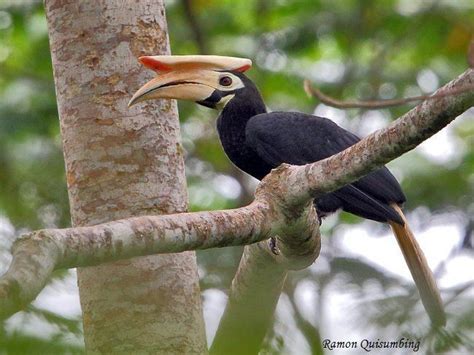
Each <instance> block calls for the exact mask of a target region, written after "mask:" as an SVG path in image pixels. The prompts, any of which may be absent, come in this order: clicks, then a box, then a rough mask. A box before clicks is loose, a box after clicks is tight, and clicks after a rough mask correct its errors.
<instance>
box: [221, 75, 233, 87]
mask: <svg viewBox="0 0 474 355" xmlns="http://www.w3.org/2000/svg"><path fill="white" fill-rule="evenodd" d="M219 84H220V85H222V86H230V85H232V78H231V77H230V76H223V77H222V78H220V79H219Z"/></svg>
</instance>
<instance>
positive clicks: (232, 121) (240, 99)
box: [217, 72, 405, 224]
mask: <svg viewBox="0 0 474 355" xmlns="http://www.w3.org/2000/svg"><path fill="white" fill-rule="evenodd" d="M233 74H234V75H237V76H238V77H239V78H240V79H241V80H242V81H243V83H244V85H245V88H243V89H239V90H236V91H235V92H233V93H232V94H233V95H235V96H234V97H233V98H232V99H231V100H230V101H229V102H228V103H227V104H226V106H225V107H224V109H223V111H222V112H221V114H220V115H219V117H218V120H217V129H218V132H219V137H220V140H221V143H222V145H223V148H224V150H225V152H226V154H227V155H228V156H229V158H230V160H231V161H232V162H233V163H234V164H235V165H236V166H237V167H239V168H240V169H242V170H243V171H245V172H246V173H248V174H250V175H252V176H254V177H255V178H257V179H262V178H263V177H264V176H265V175H267V174H268V173H269V172H270V170H271V169H273V168H276V167H277V166H279V165H280V164H282V163H288V164H294V165H303V164H307V163H311V162H315V161H318V160H321V159H324V158H327V157H329V156H331V155H334V154H336V153H338V152H340V151H342V150H344V149H346V148H348V147H350V146H351V145H353V144H355V143H357V142H358V141H359V140H360V139H359V138H358V137H357V136H356V135H354V134H352V133H350V132H349V131H346V130H345V129H343V128H341V127H339V126H338V125H337V124H336V123H334V122H332V121H331V120H329V119H327V118H323V117H317V116H312V115H308V114H304V113H299V112H271V113H267V112H266V108H265V105H264V103H263V100H262V98H261V95H260V93H259V92H258V90H257V88H256V87H255V85H254V84H253V83H252V82H251V81H250V80H249V79H247V77H246V76H245V75H244V74H242V73H237V72H233ZM394 202H395V203H397V204H402V203H404V202H405V196H404V194H403V192H402V190H401V188H400V185H399V184H398V182H397V180H396V179H395V177H394V176H393V175H392V174H391V173H390V171H389V170H388V169H387V168H385V167H383V168H381V169H378V170H376V171H374V172H372V173H370V174H368V175H367V176H365V177H363V178H361V179H359V180H357V181H356V182H354V183H352V184H350V185H346V186H344V187H343V188H341V189H339V190H336V191H334V192H331V193H328V194H326V195H324V196H322V197H321V198H319V199H318V200H317V201H315V204H316V207H317V209H318V212H319V214H320V215H321V216H325V215H327V214H329V213H331V212H334V211H336V210H338V209H343V210H344V211H347V212H350V213H353V214H355V215H358V216H361V217H364V218H367V219H372V220H375V221H379V222H388V221H394V222H397V223H400V224H403V221H402V219H401V217H400V215H399V214H398V213H397V212H396V211H395V210H394V209H393V208H392V207H391V206H390V203H394Z"/></svg>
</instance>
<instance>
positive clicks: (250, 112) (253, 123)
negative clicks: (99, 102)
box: [129, 56, 446, 325]
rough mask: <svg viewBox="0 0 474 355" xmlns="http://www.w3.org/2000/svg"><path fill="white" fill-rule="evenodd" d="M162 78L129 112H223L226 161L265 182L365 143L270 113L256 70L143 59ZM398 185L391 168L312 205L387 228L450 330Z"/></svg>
mask: <svg viewBox="0 0 474 355" xmlns="http://www.w3.org/2000/svg"><path fill="white" fill-rule="evenodd" d="M139 60H140V62H141V63H142V64H143V65H145V66H146V67H147V68H150V69H152V70H154V71H155V72H157V74H158V75H157V77H156V78H155V79H153V80H151V81H149V82H148V83H146V84H145V85H144V86H143V87H141V88H140V89H139V90H138V91H137V92H136V93H135V94H134V95H133V97H132V99H131V100H130V102H129V106H131V105H134V104H136V103H138V102H141V101H144V100H149V99H157V98H168V99H183V100H192V101H195V102H197V103H198V104H200V105H203V106H207V107H210V108H214V109H218V110H220V114H219V117H218V118H217V131H218V133H219V138H220V141H221V143H222V146H223V148H224V151H225V153H226V154H227V156H228V157H229V158H230V160H231V161H232V162H233V163H234V164H235V165H236V166H237V167H238V168H240V169H241V170H243V171H244V172H246V173H248V174H250V175H252V176H253V177H255V178H257V179H259V180H261V179H262V178H263V177H264V176H265V175H267V174H268V173H270V171H271V170H272V169H273V168H276V167H278V166H279V165H280V164H282V163H288V164H294V165H304V164H307V163H312V162H315V161H318V160H322V159H325V158H327V157H329V156H331V155H333V154H336V153H338V152H340V151H342V150H344V149H346V148H348V147H350V146H351V145H353V144H355V143H357V142H358V141H359V140H360V139H359V138H358V137H357V136H356V135H354V134H352V133H350V132H348V131H346V130H345V129H343V128H341V127H339V126H338V125H337V124H335V123H334V122H332V121H331V120H329V119H327V118H324V117H317V116H313V115H308V114H304V113H300V112H267V110H266V107H265V104H264V102H263V99H262V97H261V95H260V93H259V91H258V89H257V88H256V87H255V85H254V84H253V83H252V81H250V80H249V79H248V78H247V77H246V76H245V75H244V71H246V70H247V69H249V68H250V67H251V65H252V62H251V61H250V60H249V59H245V58H235V57H221V56H144V57H140V58H139ZM404 202H405V195H404V194H403V192H402V190H401V187H400V185H399V184H398V182H397V180H396V179H395V177H394V176H393V175H392V174H391V173H390V171H389V170H388V169H387V168H386V167H382V168H380V169H378V170H376V171H373V172H372V173H369V174H368V175H366V176H364V177H363V178H361V179H359V180H357V181H355V182H353V183H352V184H349V185H346V186H344V187H342V188H340V189H338V190H336V191H333V192H330V193H327V194H325V195H323V196H321V197H319V198H318V199H317V200H316V201H315V205H316V209H317V212H318V216H321V217H323V216H326V215H328V214H329V213H332V212H334V211H336V210H339V209H342V210H344V211H347V212H350V213H353V214H355V215H357V216H361V217H364V218H367V219H371V220H375V221H378V222H385V223H388V224H389V225H390V226H391V228H392V230H393V232H394V234H395V236H396V239H397V241H398V244H399V246H400V248H401V250H402V253H403V255H404V257H405V260H406V262H407V264H408V267H409V269H410V272H411V274H412V276H413V278H414V281H415V283H416V285H417V287H418V290H419V292H420V295H421V299H422V302H423V305H424V306H425V309H426V310H427V312H428V314H429V316H430V318H431V321H432V323H433V324H435V325H444V324H445V321H446V320H445V314H444V310H443V305H442V302H441V298H440V295H439V292H438V289H437V286H436V282H435V280H434V277H433V275H432V273H431V270H430V269H429V267H428V264H427V262H426V259H425V257H424V255H423V252H422V250H421V248H420V247H419V245H418V243H417V242H416V240H415V238H414V236H413V233H412V232H411V230H410V228H409V227H408V224H407V221H406V219H405V216H404V214H403V212H402V210H401V205H402V204H403V203H404Z"/></svg>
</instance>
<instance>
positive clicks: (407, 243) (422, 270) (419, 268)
mask: <svg viewBox="0 0 474 355" xmlns="http://www.w3.org/2000/svg"><path fill="white" fill-rule="evenodd" d="M391 206H392V208H393V209H395V211H397V212H398V214H399V215H400V217H401V218H402V219H403V222H404V223H405V225H403V226H402V225H400V224H398V223H396V222H389V224H390V227H392V230H393V233H394V234H395V236H396V237H397V241H398V245H399V246H400V249H401V250H402V253H403V256H404V257H405V261H406V263H407V265H408V268H409V269H410V272H411V275H412V276H413V279H414V280H415V284H416V286H417V288H418V291H419V292H420V296H421V301H422V302H423V305H424V306H425V309H426V311H427V312H428V315H429V316H430V318H431V322H432V323H433V324H434V325H436V326H444V325H445V324H446V315H445V313H444V308H443V303H442V302H441V297H440V295H439V291H438V287H437V286H436V281H435V279H434V277H433V273H432V272H431V270H430V268H429V266H428V263H427V262H426V258H425V255H424V254H423V251H422V250H421V248H420V246H419V245H418V243H417V241H416V239H415V236H414V235H413V233H412V231H411V230H410V227H408V223H407V221H406V218H405V215H404V214H403V212H402V210H401V208H400V207H399V206H398V205H397V204H395V203H393V204H391Z"/></svg>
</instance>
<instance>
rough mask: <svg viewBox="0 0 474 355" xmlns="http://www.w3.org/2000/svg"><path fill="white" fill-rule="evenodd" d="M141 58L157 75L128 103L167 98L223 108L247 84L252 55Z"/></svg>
mask: <svg viewBox="0 0 474 355" xmlns="http://www.w3.org/2000/svg"><path fill="white" fill-rule="evenodd" d="M139 60H140V62H141V63H142V64H143V65H144V66H146V67H147V68H150V69H152V70H154V71H155V72H157V74H158V75H157V77H156V78H154V79H152V80H150V81H149V82H148V83H146V84H145V85H143V86H142V87H141V88H140V89H139V90H138V91H137V92H136V93H135V94H134V95H133V97H132V99H131V100H130V102H129V104H128V105H129V106H132V105H134V104H136V103H138V102H141V101H145V100H150V99H157V98H165V99H181V100H190V101H195V102H197V103H198V104H201V105H204V106H207V107H211V108H217V109H222V108H223V107H224V106H225V105H226V104H227V103H228V102H229V101H230V100H231V99H232V98H233V97H234V96H235V95H238V94H239V92H240V91H242V90H243V89H244V88H245V86H246V82H248V79H247V78H246V77H245V76H244V75H243V74H242V73H243V72H244V71H246V70H247V69H249V68H250V67H251V66H252V61H251V60H250V59H245V58H235V57H222V56H211V55H189V56H188V55H184V56H145V57H140V58H139Z"/></svg>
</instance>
